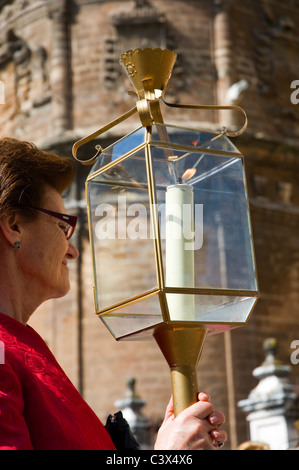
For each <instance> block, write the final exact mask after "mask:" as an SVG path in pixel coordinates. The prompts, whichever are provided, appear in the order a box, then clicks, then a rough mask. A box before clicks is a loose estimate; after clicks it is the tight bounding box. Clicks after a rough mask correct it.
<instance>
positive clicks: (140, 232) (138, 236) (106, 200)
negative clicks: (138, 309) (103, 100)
mask: <svg viewBox="0 0 299 470" xmlns="http://www.w3.org/2000/svg"><path fill="white" fill-rule="evenodd" d="M109 151H111V149H109ZM106 155H108V152H107V153H106ZM110 155H112V156H113V149H112V152H110ZM88 194H89V216H90V233H91V236H92V248H93V259H94V277H95V296H96V306H97V311H100V310H103V309H107V308H109V307H111V306H114V305H117V304H119V303H121V302H123V301H125V300H127V299H131V298H133V297H136V296H139V295H141V294H143V293H145V292H149V291H152V290H153V289H156V288H157V277H156V264H155V251H154V245H153V240H152V238H151V234H150V227H151V222H150V210H149V206H150V204H149V193H148V189H147V175H146V162H145V157H144V148H142V149H140V150H139V151H137V152H135V153H134V154H133V155H131V156H129V157H127V158H125V159H122V160H121V161H117V162H116V163H115V164H114V165H113V166H111V167H109V168H108V169H107V170H106V171H104V172H100V173H98V174H96V175H95V177H94V178H93V179H92V180H91V181H89V182H88Z"/></svg>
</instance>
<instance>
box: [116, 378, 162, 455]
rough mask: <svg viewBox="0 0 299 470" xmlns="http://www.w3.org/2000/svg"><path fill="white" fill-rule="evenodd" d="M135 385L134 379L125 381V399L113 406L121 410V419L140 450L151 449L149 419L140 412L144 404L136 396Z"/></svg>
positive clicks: (151, 439) (151, 438) (151, 437)
mask: <svg viewBox="0 0 299 470" xmlns="http://www.w3.org/2000/svg"><path fill="white" fill-rule="evenodd" d="M135 384H136V380H135V378H134V377H130V378H129V379H128V380H127V391H126V395H125V397H124V398H122V399H120V400H117V401H116V402H115V403H114V406H116V407H117V408H120V409H121V411H122V414H123V417H124V418H125V419H126V420H127V422H128V424H129V426H130V428H131V431H132V433H133V434H134V436H135V438H136V440H137V442H138V444H139V445H140V447H141V449H142V450H146V449H152V447H153V442H152V441H153V436H152V435H151V432H150V423H149V419H148V418H147V417H146V416H144V415H143V414H142V412H141V408H142V407H143V406H144V405H145V404H146V403H145V401H143V400H142V399H141V398H140V397H139V396H138V395H136V393H135Z"/></svg>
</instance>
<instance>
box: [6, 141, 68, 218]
mask: <svg viewBox="0 0 299 470" xmlns="http://www.w3.org/2000/svg"><path fill="white" fill-rule="evenodd" d="M73 177H74V163H73V162H72V160H71V159H69V158H62V157H59V156H58V155H55V154H54V153H49V152H45V151H42V150H40V149H38V148H37V147H36V145H34V144H33V143H30V142H23V141H20V140H17V139H11V138H3V139H0V217H3V216H6V215H9V214H11V213H14V212H18V211H20V210H21V208H22V207H26V206H27V207H30V206H36V207H39V206H40V204H41V201H42V197H43V191H44V188H45V185H46V184H48V185H50V186H52V187H53V188H54V189H56V190H57V191H58V192H59V193H60V194H62V193H63V192H64V191H65V189H67V188H68V187H69V186H70V184H71V183H72V181H73Z"/></svg>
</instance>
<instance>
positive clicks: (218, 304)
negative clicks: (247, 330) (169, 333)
mask: <svg viewBox="0 0 299 470" xmlns="http://www.w3.org/2000/svg"><path fill="white" fill-rule="evenodd" d="M166 298H167V302H168V306H169V308H170V312H171V306H172V305H175V306H176V309H175V310H172V313H171V320H173V321H198V322H203V323H207V324H210V323H211V324H212V323H213V322H219V323H222V322H223V323H242V324H243V323H245V322H246V321H247V319H248V316H249V315H250V312H251V310H252V308H253V306H254V304H255V302H256V297H246V296H229V295H225V294H224V295H214V294H213V292H212V291H211V294H210V295H207V294H198V295H192V294H166Z"/></svg>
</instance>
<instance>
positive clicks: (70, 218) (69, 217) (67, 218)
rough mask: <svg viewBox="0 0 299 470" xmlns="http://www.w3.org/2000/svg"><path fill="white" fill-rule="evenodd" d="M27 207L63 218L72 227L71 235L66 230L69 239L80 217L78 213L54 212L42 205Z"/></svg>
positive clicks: (59, 218) (66, 236)
mask: <svg viewBox="0 0 299 470" xmlns="http://www.w3.org/2000/svg"><path fill="white" fill-rule="evenodd" d="M26 208H27V209H35V210H36V211H40V212H44V213H45V214H48V215H50V216H52V217H55V218H56V219H58V220H62V221H63V222H66V223H67V224H68V225H69V226H70V227H71V229H70V235H67V232H64V234H65V238H66V239H67V240H69V239H70V238H71V237H72V235H73V233H74V231H75V228H76V224H77V221H78V217H77V216H76V215H68V214H62V213H61V212H54V211H50V210H48V209H43V208H41V207H34V206H30V207H29V206H27V207H26Z"/></svg>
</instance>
